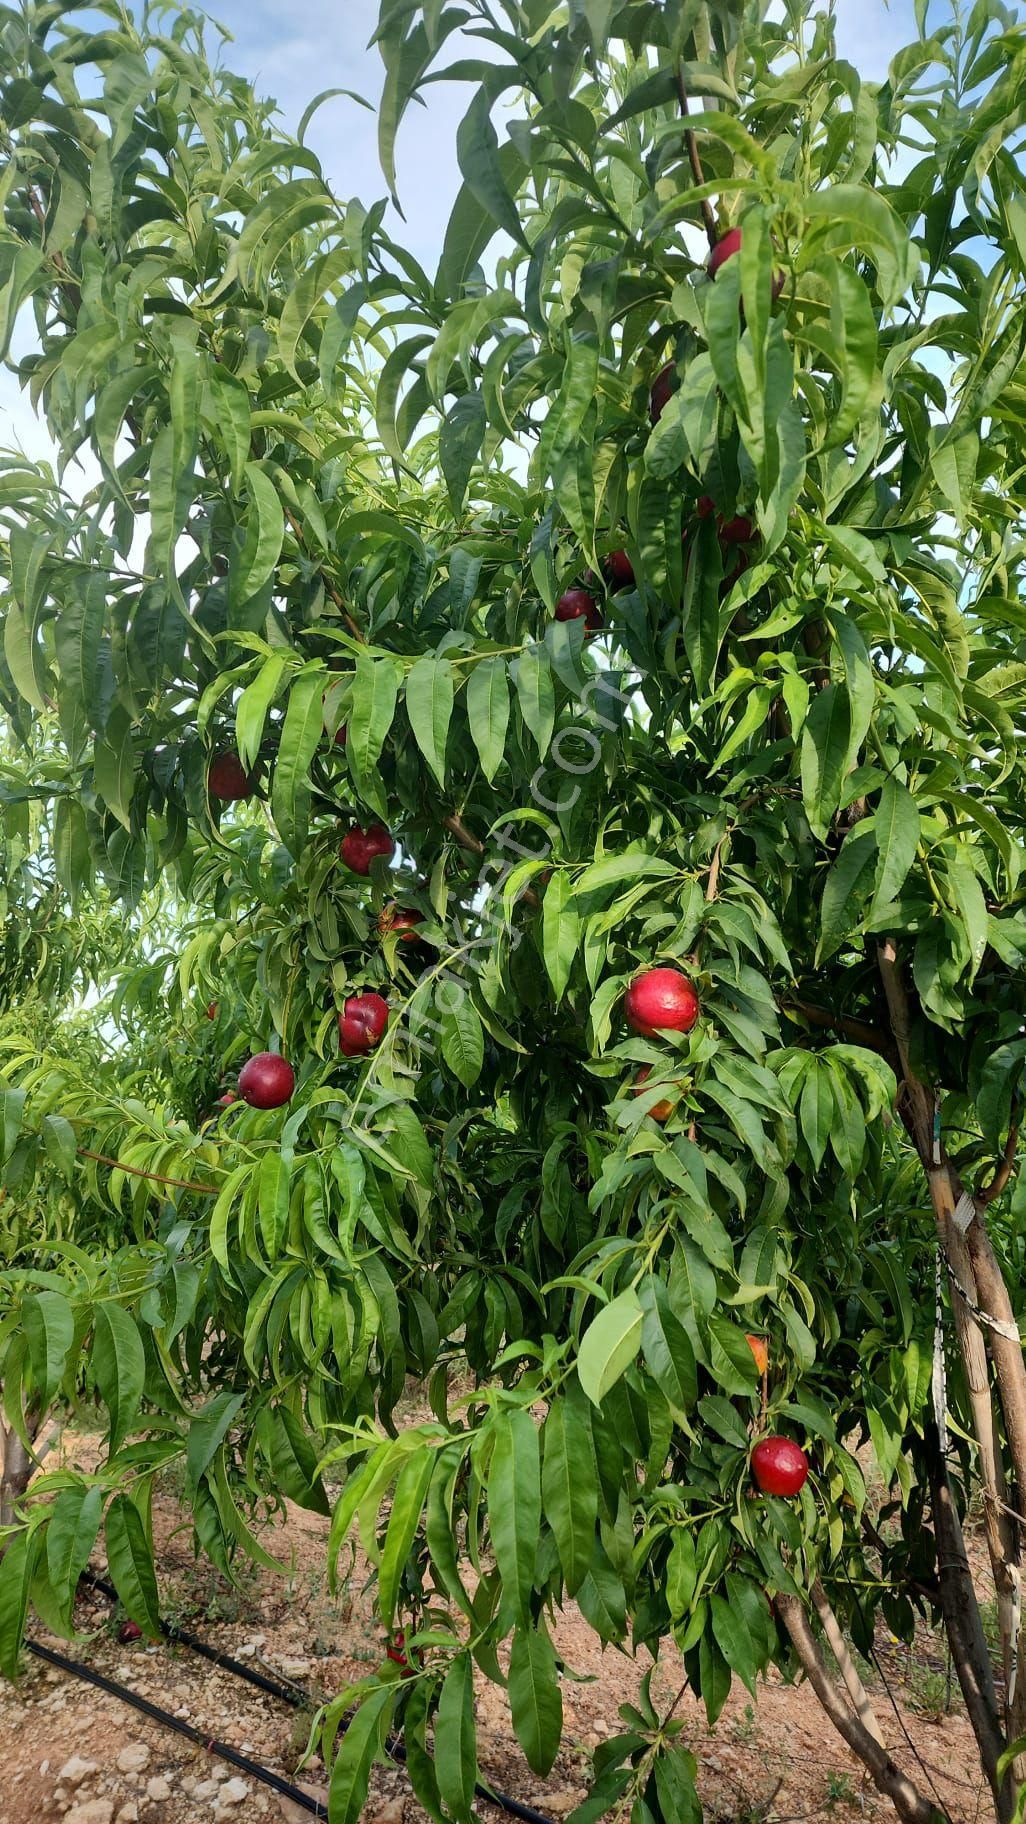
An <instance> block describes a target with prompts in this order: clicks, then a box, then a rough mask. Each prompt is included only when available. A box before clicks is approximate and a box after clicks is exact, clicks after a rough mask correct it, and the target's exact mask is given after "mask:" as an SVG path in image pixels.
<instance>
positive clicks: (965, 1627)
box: [925, 1424, 1013, 1824]
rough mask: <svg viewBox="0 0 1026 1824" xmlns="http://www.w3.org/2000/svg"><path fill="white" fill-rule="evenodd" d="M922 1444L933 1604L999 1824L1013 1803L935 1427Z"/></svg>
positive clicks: (984, 1652) (989, 1676)
mask: <svg viewBox="0 0 1026 1824" xmlns="http://www.w3.org/2000/svg"><path fill="white" fill-rule="evenodd" d="M925 1442H926V1449H927V1452H928V1455H929V1466H930V1493H931V1500H932V1506H933V1530H934V1535H935V1538H936V1541H937V1557H938V1559H939V1561H940V1563H941V1564H942V1565H943V1567H944V1575H943V1576H942V1577H940V1578H939V1579H938V1593H939V1594H938V1600H939V1602H940V1608H941V1613H942V1615H943V1617H944V1627H945V1630H946V1632H947V1636H948V1640H949V1643H950V1645H951V1656H952V1659H953V1661H954V1665H955V1670H956V1672H957V1673H958V1682H959V1685H960V1687H961V1690H962V1696H963V1698H964V1699H965V1707H966V1710H967V1711H968V1713H969V1720H970V1722H971V1723H972V1726H973V1734H974V1735H975V1737H976V1740H977V1743H978V1745H979V1750H980V1758H981V1760H982V1761H983V1765H984V1769H985V1771H986V1775H987V1779H988V1780H989V1782H990V1786H991V1790H992V1792H993V1794H994V1803H995V1807H996V1809H997V1814H998V1818H999V1819H1000V1820H1002V1824H1004V1821H1005V1820H1007V1819H1008V1818H1010V1816H1011V1812H1012V1802H1013V1798H1012V1791H1011V1782H1010V1780H1009V1778H1008V1776H1007V1775H1006V1776H1005V1778H1004V1780H1001V1779H999V1777H998V1770H997V1764H998V1760H999V1758H1000V1756H1001V1753H1002V1750H1003V1748H1004V1738H1003V1736H1002V1733H1001V1724H1000V1720H999V1711H998V1702H997V1693H996V1690H995V1687H994V1673H993V1670H992V1667H991V1663H990V1653H989V1650H988V1647H987V1641H986V1636H985V1635H984V1632H983V1623H982V1621H981V1619H980V1606H979V1603H978V1601H977V1599H976V1590H975V1587H974V1585H973V1579H972V1572H971V1571H970V1569H969V1560H968V1557H967V1555H966V1549H965V1538H964V1536H963V1533H962V1523H961V1521H960V1519H959V1517H958V1509H957V1507H956V1506H955V1501H954V1497H953V1495H952V1490H951V1482H950V1479H949V1476H948V1469H947V1464H946V1463H945V1461H944V1453H943V1450H942V1448H941V1440H940V1434H939V1433H938V1431H937V1427H936V1425H931V1424H928V1425H927V1426H926V1429H925Z"/></svg>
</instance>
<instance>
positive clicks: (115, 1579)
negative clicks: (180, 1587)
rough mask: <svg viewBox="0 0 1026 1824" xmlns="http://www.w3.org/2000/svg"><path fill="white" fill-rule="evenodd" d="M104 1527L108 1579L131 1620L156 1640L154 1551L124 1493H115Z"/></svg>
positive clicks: (156, 1612)
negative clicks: (109, 1578)
mask: <svg viewBox="0 0 1026 1824" xmlns="http://www.w3.org/2000/svg"><path fill="white" fill-rule="evenodd" d="M103 1530H104V1540H105V1543H106V1546H107V1568H108V1570H109V1572H110V1577H111V1582H112V1583H113V1585H114V1588H115V1589H116V1590H117V1593H118V1595H119V1596H120V1598H121V1601H122V1603H123V1604H124V1606H125V1608H126V1609H127V1611H128V1613H129V1615H130V1616H131V1618H132V1620H133V1621H134V1622H136V1623H137V1624H138V1626H139V1627H140V1628H142V1629H143V1632H144V1633H146V1634H150V1635H152V1636H153V1638H154V1639H156V1638H157V1637H158V1636H159V1634H160V1603H159V1599H158V1596H157V1578H156V1573H155V1571H154V1568H153V1553H152V1551H151V1549H150V1543H149V1540H148V1539H147V1537H146V1528H145V1527H144V1525H143V1522H142V1516H141V1515H140V1513H139V1509H138V1508H137V1507H136V1506H135V1504H134V1503H133V1502H132V1501H130V1500H129V1498H128V1496H127V1495H115V1496H114V1498H113V1500H112V1501H111V1503H110V1506H109V1507H108V1509H107V1517H106V1520H105V1522H104V1529H103Z"/></svg>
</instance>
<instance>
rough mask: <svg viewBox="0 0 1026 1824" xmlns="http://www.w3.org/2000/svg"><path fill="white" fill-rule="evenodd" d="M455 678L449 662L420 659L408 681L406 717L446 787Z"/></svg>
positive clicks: (423, 752)
mask: <svg viewBox="0 0 1026 1824" xmlns="http://www.w3.org/2000/svg"><path fill="white" fill-rule="evenodd" d="M452 704H453V676H452V666H451V665H450V664H449V661H448V659H436V658H431V657H425V658H423V659H418V660H417V662H416V664H415V665H414V666H413V668H412V670H411V671H410V675H409V677H408V678H407V680H406V713H407V715H408V716H409V718H410V727H411V728H412V730H413V734H414V738H415V740H416V742H417V746H418V747H419V748H420V751H421V753H422V754H423V755H424V758H425V760H426V761H427V763H428V765H429V766H430V768H431V771H432V772H433V773H434V775H435V778H436V779H437V780H438V783H439V785H444V784H445V742H446V737H447V735H448V733H449V723H450V721H451V719H452Z"/></svg>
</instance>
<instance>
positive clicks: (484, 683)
mask: <svg viewBox="0 0 1026 1824" xmlns="http://www.w3.org/2000/svg"><path fill="white" fill-rule="evenodd" d="M467 717H468V720H469V722H470V732H471V735H472V736H473V738H474V746H475V747H476V748H477V751H478V754H479V755H480V759H481V771H482V772H483V773H484V776H485V778H486V779H487V781H488V783H489V785H491V783H492V781H493V779H494V778H495V775H496V773H497V772H498V770H499V768H500V766H501V765H502V761H503V755H504V753H505V748H506V730H507V728H508V727H509V684H508V680H507V676H506V661H505V659H502V658H498V657H496V658H486V659H479V660H478V662H477V664H476V665H475V666H474V668H473V670H472V671H471V674H470V679H469V681H468V684H467Z"/></svg>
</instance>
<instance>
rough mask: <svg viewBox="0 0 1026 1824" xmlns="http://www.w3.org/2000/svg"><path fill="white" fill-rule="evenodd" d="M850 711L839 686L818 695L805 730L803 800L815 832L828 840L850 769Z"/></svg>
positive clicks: (830, 685)
mask: <svg viewBox="0 0 1026 1824" xmlns="http://www.w3.org/2000/svg"><path fill="white" fill-rule="evenodd" d="M850 741H851V709H850V706H849V703H848V693H847V691H846V690H845V689H844V687H843V686H842V685H840V684H827V685H826V686H825V687H824V689H823V690H820V691H818V692H817V693H816V696H815V699H814V701H813V704H812V708H811V709H810V711H809V714H808V717H807V718H806V722H805V727H804V728H803V730H802V758H801V770H802V798H803V799H804V802H805V814H806V816H807V817H808V819H809V822H810V824H811V825H812V828H813V831H814V833H815V834H816V835H817V836H818V837H819V838H820V839H821V841H825V839H826V834H827V830H828V828H829V826H830V822H831V820H832V818H833V816H834V813H835V811H836V810H837V806H838V803H839V801H840V796H841V787H842V785H843V784H844V780H845V776H846V773H847V766H848V750H849V745H850Z"/></svg>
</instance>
